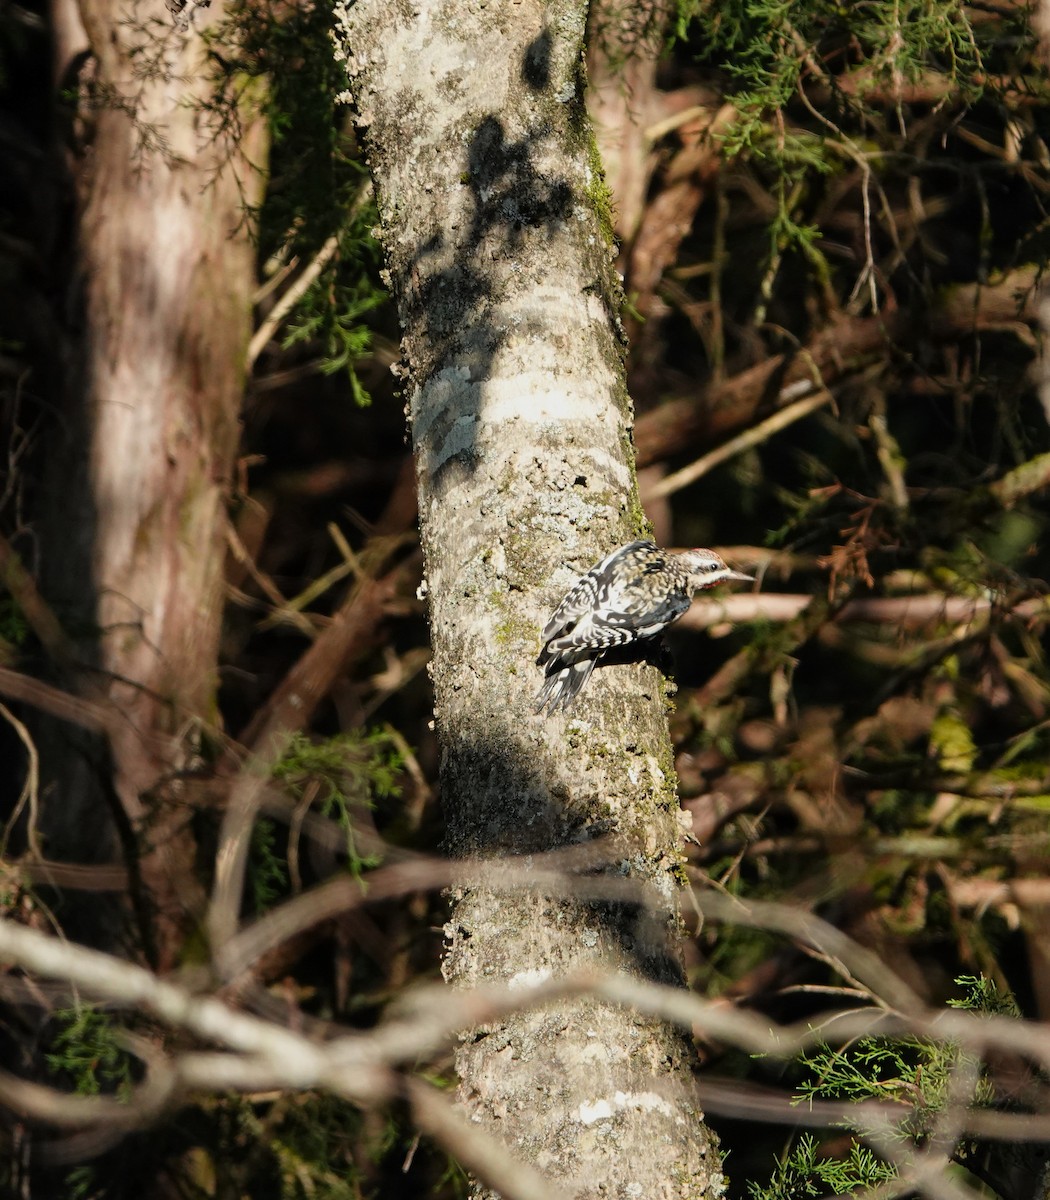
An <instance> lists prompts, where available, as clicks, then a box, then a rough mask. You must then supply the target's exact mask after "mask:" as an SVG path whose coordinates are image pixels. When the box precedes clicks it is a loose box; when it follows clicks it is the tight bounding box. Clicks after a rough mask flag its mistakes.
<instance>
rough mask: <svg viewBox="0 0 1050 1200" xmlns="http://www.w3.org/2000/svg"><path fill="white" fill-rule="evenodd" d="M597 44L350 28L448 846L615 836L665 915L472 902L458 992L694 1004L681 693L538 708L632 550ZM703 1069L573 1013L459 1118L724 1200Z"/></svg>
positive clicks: (467, 1093) (625, 1024)
mask: <svg viewBox="0 0 1050 1200" xmlns="http://www.w3.org/2000/svg"><path fill="white" fill-rule="evenodd" d="M583 28H584V7H583V6H582V5H580V4H576V3H566V2H565V0H560V2H557V3H551V4H540V3H537V2H533V0H528V2H525V3H521V4H515V5H506V6H499V7H498V9H493V7H492V6H491V5H489V6H486V5H481V4H477V3H471V2H462V0H441V2H439V3H436V4H433V5H427V6H423V7H421V8H417V7H415V6H413V5H411V4H408V3H400V4H398V3H395V4H393V5H390V4H379V3H378V2H375V3H373V2H372V0H363V2H359V3H356V4H354V5H353V6H349V7H346V8H344V9H342V11H341V13H340V14H339V16H338V18H337V31H338V32H337V42H338V45H339V47H340V53H342V54H343V55H344V56H345V60H346V64H347V71H348V78H349V83H350V93H351V95H352V98H353V101H354V104H355V108H356V116H357V121H358V126H359V129H360V131H361V133H362V136H363V141H364V145H365V147H366V152H367V155H368V159H369V165H370V167H371V170H372V172H373V176H374V179H375V182H376V193H377V196H378V198H379V209H380V215H381V221H382V238H383V243H384V248H385V252H386V256H387V265H388V269H389V272H390V279H391V285H392V288H393V292H394V296H395V298H396V301H397V304H398V309H399V315H400V319H401V322H402V328H403V332H404V340H403V354H404V359H405V365H406V367H407V372H408V378H409V380H410V388H409V414H410V421H411V426H412V438H413V445H414V449H415V453H416V467H417V474H418V482H419V497H420V523H421V534H422V541H423V550H424V556H425V571H426V579H427V594H428V598H429V604H430V619H431V629H432V641H433V650H434V657H433V664H432V676H433V681H434V693H435V718H436V726H437V731H438V734H439V737H440V739H441V744H442V754H443V758H442V770H441V791H442V802H443V807H444V810H445V816H446V821H447V838H446V843H447V848H448V849H449V851H450V852H451V853H452V854H454V855H457V856H468V855H477V854H493V853H515V854H523V853H528V852H534V851H542V850H547V849H552V848H556V847H561V846H566V845H571V844H574V843H581V842H586V841H588V840H591V839H593V838H595V837H596V836H599V835H603V834H613V835H617V836H618V837H619V840H620V845H621V846H622V847H624V849H622V851H621V853H620V854H619V856H618V858H617V859H616V861H615V862H613V863H610V864H609V865H608V867H607V869H608V870H609V871H610V872H611V873H612V874H622V875H626V876H629V877H633V878H635V879H637V880H640V881H643V882H644V883H645V884H646V885H647V886H648V889H649V895H650V897H651V903H649V904H647V905H645V906H641V912H639V909H638V906H624V905H614V904H610V903H607V902H591V903H588V902H584V901H582V900H580V899H579V898H575V897H574V896H573V895H572V894H571V889H570V890H569V891H567V892H566V894H563V895H542V894H535V895H529V894H525V895H517V896H506V895H501V896H497V895H495V894H493V893H491V892H488V891H483V890H480V889H477V888H463V889H461V890H459V891H458V892H457V893H456V895H455V896H454V897H453V912H452V916H451V919H450V921H449V924H448V927H447V933H448V944H447V952H446V957H445V963H444V972H445V976H446V978H447V979H449V980H450V981H452V982H454V983H455V984H457V985H459V986H471V985H473V984H476V983H480V982H483V981H496V980H503V981H507V982H510V981H515V982H516V983H517V984H519V985H520V986H528V981H529V980H530V979H540V978H546V977H548V976H549V975H550V974H551V973H561V972H564V971H569V970H573V969H575V968H581V967H585V968H589V969H599V970H604V971H625V972H631V973H635V974H641V975H644V976H648V977H650V978H657V979H661V980H663V981H665V982H666V981H680V971H679V968H678V965H677V961H676V957H675V953H674V946H673V937H674V936H675V935H676V934H677V929H678V923H677V920H676V910H675V894H676V889H677V886H678V871H677V864H678V861H679V859H678V838H679V835H680V826H679V822H678V817H677V804H676V802H675V783H674V778H673V771H671V770H670V769H669V765H670V753H669V748H668V740H667V724H666V715H665V712H664V699H663V692H662V688H661V686H660V677H659V675H658V673H657V672H656V671H655V670H653V669H652V668H651V667H647V666H640V665H633V666H632V665H626V666H615V667H609V668H606V669H603V670H601V671H598V672H596V674H595V677H594V679H593V681H592V684H591V686H590V687H589V689H588V691H587V692H586V693H585V694H584V696H583V697H582V698H581V700H580V702H579V704H578V707H577V708H576V709H574V710H573V712H572V713H571V714H570V715H569V716H559V717H553V718H550V719H546V718H542V717H539V716H536V715H535V714H534V713H533V712H532V700H533V696H534V695H535V692H536V690H537V688H538V686H539V683H540V672H539V671H538V669H537V667H536V666H535V657H536V654H537V652H538V650H539V630H540V628H541V627H542V625H543V623H544V620H545V618H546V616H547V614H548V613H549V611H550V608H551V606H552V605H553V604H554V603H555V602H556V601H557V600H558V598H559V597H560V595H561V594H562V593H563V592H564V590H565V589H566V588H567V587H568V586H569V585H570V584H571V583H572V582H573V579H574V578H575V576H576V575H577V574H578V573H579V572H580V571H582V570H584V569H586V568H587V567H589V566H590V565H591V564H592V563H593V562H594V561H596V560H597V559H598V558H599V557H601V556H602V555H603V554H604V553H606V552H607V551H608V550H609V549H610V548H611V547H612V546H615V545H617V544H620V543H623V542H625V541H629V540H631V538H633V537H635V536H637V533H638V528H637V526H638V512H639V508H638V503H637V489H636V486H635V479H634V464H633V461H632V455H631V451H630V429H631V425H632V421H633V413H632V409H631V405H630V401H629V398H628V396H627V393H626V388H625V385H624V377H623V363H622V331H621V329H620V327H619V324H618V321H617V319H616V315H615V314H616V312H617V311H618V307H619V303H620V299H621V297H620V295H619V291H618V282H617V279H616V276H615V273H614V271H613V268H612V261H611V246H610V243H609V240H608V233H607V229H604V228H603V225H602V220H601V215H600V213H599V212H598V211H597V210H598V207H599V206H598V205H597V204H596V192H595V188H596V186H597V181H596V179H595V164H594V161H593V150H592V148H591V138H590V133H589V130H588V129H587V127H586V117H585V112H584V107H583V104H582V98H581V96H580V94H579V85H580V81H581V77H582V73H581V61H582V57H581V56H582V49H583ZM654 914H656V915H655V917H654ZM688 1061H689V1047H688V1045H687V1043H686V1041H685V1040H684V1038H683V1037H682V1036H681V1034H680V1033H679V1032H678V1031H677V1030H674V1029H671V1028H668V1027H666V1026H664V1025H662V1024H661V1023H660V1022H657V1021H654V1020H651V1019H649V1018H645V1017H641V1016H639V1015H638V1014H634V1013H629V1012H625V1011H622V1010H619V1009H616V1008H613V1007H611V1006H609V1005H606V1004H604V1003H599V1002H597V1001H595V1000H585V1001H580V1002H572V1003H565V1004H561V1005H558V1006H556V1007H553V1008H547V1009H544V1010H542V1011H538V1012H532V1013H524V1014H522V1015H520V1016H517V1017H514V1018H511V1019H509V1020H506V1021H501V1022H499V1024H498V1025H494V1026H491V1027H484V1028H481V1029H476V1030H474V1031H472V1033H471V1034H470V1035H469V1036H468V1037H467V1038H465V1040H464V1042H463V1045H462V1047H461V1050H460V1053H459V1056H458V1067H459V1072H460V1077H461V1088H460V1098H461V1102H462V1103H463V1104H464V1105H465V1106H466V1107H467V1109H468V1110H469V1111H470V1113H471V1116H472V1117H473V1118H476V1119H478V1120H481V1121H483V1122H485V1123H487V1124H488V1125H489V1127H490V1128H492V1129H494V1130H499V1131H500V1133H501V1134H502V1136H504V1137H505V1139H506V1140H507V1141H508V1143H509V1144H511V1145H512V1146H514V1147H515V1148H516V1152H517V1153H519V1154H523V1155H525V1156H527V1157H528V1158H529V1159H531V1160H532V1161H533V1162H534V1163H535V1164H537V1165H538V1166H540V1167H541V1168H542V1169H543V1170H546V1171H548V1172H549V1173H550V1174H551V1176H552V1178H556V1179H558V1180H559V1181H560V1182H562V1183H563V1184H565V1185H568V1186H570V1187H572V1188H574V1189H575V1190H576V1193H577V1195H579V1196H581V1197H583V1196H597V1195H599V1194H601V1195H603V1196H614V1195H615V1196H621V1195H622V1196H627V1195H645V1196H647V1197H663V1196H666V1197H671V1196H674V1197H676V1198H677V1197H682V1196H706V1195H709V1194H711V1195H714V1194H718V1193H719V1189H720V1188H721V1172H720V1162H719V1156H718V1153H717V1149H716V1148H715V1145H714V1142H713V1139H712V1138H711V1135H710V1134H709V1133H708V1131H707V1129H706V1127H705V1126H704V1125H703V1122H702V1117H701V1115H700V1112H699V1108H698V1106H697V1105H696V1103H695V1098H694V1096H693V1093H692V1089H691V1086H690V1072H689V1067H688ZM685 1179H688V1180H691V1181H692V1182H691V1183H690V1185H689V1186H688V1187H685V1188H684V1189H683V1184H682V1182H681V1181H682V1180H685Z"/></svg>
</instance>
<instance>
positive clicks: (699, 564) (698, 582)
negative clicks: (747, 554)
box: [681, 550, 754, 592]
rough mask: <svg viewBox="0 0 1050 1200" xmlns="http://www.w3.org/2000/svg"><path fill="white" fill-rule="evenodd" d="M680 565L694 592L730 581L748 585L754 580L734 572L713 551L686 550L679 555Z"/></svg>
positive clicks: (752, 577)
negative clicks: (684, 570)
mask: <svg viewBox="0 0 1050 1200" xmlns="http://www.w3.org/2000/svg"><path fill="white" fill-rule="evenodd" d="M681 563H682V566H683V567H685V569H686V571H687V572H688V574H689V585H690V587H691V588H692V590H693V591H694V592H700V591H703V590H704V589H705V588H709V587H714V586H715V584H716V583H726V582H728V581H730V580H736V581H737V582H738V583H750V582H751V581H752V580H753V579H754V576H753V575H744V574H743V573H742V572H741V571H734V570H733V569H732V568H731V567H729V566H727V565H726V562H725V559H723V558H721V557H719V555H717V554H716V553H715V552H714V551H713V550H686V551H685V552H684V553H683V554H682V555H681Z"/></svg>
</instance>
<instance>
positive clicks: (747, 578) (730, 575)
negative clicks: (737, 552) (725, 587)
mask: <svg viewBox="0 0 1050 1200" xmlns="http://www.w3.org/2000/svg"><path fill="white" fill-rule="evenodd" d="M727 579H735V580H737V582H738V583H754V582H755V577H754V575H745V574H744V573H743V572H742V571H727V572H726V574H725V575H723V576H722V581H723V583H724V582H725V581H726V580H727Z"/></svg>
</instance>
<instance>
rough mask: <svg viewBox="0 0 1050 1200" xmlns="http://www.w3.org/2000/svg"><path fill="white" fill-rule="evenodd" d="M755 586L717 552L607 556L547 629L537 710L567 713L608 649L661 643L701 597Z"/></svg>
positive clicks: (644, 549) (644, 545)
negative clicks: (721, 587)
mask: <svg viewBox="0 0 1050 1200" xmlns="http://www.w3.org/2000/svg"><path fill="white" fill-rule="evenodd" d="M729 579H737V580H741V581H744V580H750V579H751V576H750V575H742V574H741V573H740V572H739V571H733V570H731V569H730V568H729V567H727V566H726V564H725V563H724V562H723V561H722V559H721V558H719V556H718V555H717V554H715V552H714V551H713V550H686V551H683V552H682V553H681V554H674V553H672V552H671V551H669V550H661V549H660V548H659V547H658V546H654V545H653V543H652V542H631V543H630V545H627V546H620V547H619V548H618V549H617V550H614V551H613V552H612V553H611V554H608V555H606V557H605V558H603V559H602V561H601V562H600V563H598V564H597V565H596V566H593V567H591V569H590V570H589V571H588V572H587V574H586V575H584V576H583V577H582V578H581V579H580V580H579V581H578V582H577V583H576V584H575V585H574V586H573V587H572V588H570V590H569V592H568V593H567V595H566V596H565V599H564V600H562V602H561V603H560V604H559V605H558V607H557V608H556V609H555V610H554V612H553V613H552V615H551V618H550V620H549V621H548V622H547V624H546V625H545V626H544V628H543V651H542V653H541V654H540V657H539V659H538V665H540V666H542V667H545V673H546V679H545V680H544V683H543V687H541V688H540V690H539V692H538V694H537V696H536V712H543V710H544V709H546V710H547V711H548V712H551V713H553V712H557V711H558V710H559V709H567V708H568V707H569V705H570V704H571V703H572V702H573V700H574V699H575V698H576V696H578V695H579V693H580V691H581V689H582V688H583V685H584V684H585V683H586V682H587V680H588V679H589V678H590V676H591V672H592V671H593V670H594V667H595V664H596V663H597V662H598V660H599V659H600V658H601V657H602V655H603V654H604V653H605V652H606V651H607V650H611V649H613V648H614V647H616V646H626V645H628V644H629V643H631V642H637V641H640V640H641V639H642V638H650V637H654V636H655V635H656V634H658V633H660V632H661V631H662V630H664V629H666V628H667V626H668V625H670V624H671V622H672V621H676V620H677V619H678V618H679V617H680V616H681V615H682V614H683V613H684V612H685V611H686V610H687V609H688V608H689V605H690V604H691V603H692V599H693V596H694V595H695V594H696V593H697V592H699V591H702V590H704V589H705V588H709V587H714V585H715V584H716V583H722V582H723V581H724V580H729Z"/></svg>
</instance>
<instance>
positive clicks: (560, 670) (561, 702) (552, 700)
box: [533, 658, 595, 716]
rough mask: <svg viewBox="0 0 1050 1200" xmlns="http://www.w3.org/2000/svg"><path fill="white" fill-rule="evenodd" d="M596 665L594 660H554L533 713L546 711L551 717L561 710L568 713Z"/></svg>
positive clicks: (537, 695) (550, 664) (548, 666)
mask: <svg viewBox="0 0 1050 1200" xmlns="http://www.w3.org/2000/svg"><path fill="white" fill-rule="evenodd" d="M594 663H595V659H593V658H581V659H580V660H579V661H577V662H568V663H567V662H565V660H564V659H560V658H554V659H552V660H551V661H550V662H549V663H548V664H547V678H546V679H545V680H544V681H543V687H541V688H540V690H539V691H538V692H537V693H536V701H535V705H534V707H533V712H538V713H541V712H543V710H544V709H546V710H547V714H548V716H549V715H550V714H551V713H556V712H558V711H559V710H561V711H562V712H564V711H566V710H567V709H568V708H569V706H570V705H571V704H572V702H573V700H575V699H576V697H577V696H578V695H579V694H580V692H581V691H582V690H583V685H584V684H585V683H586V682H587V680H588V679H590V677H591V672H592V671H593V670H594Z"/></svg>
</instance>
